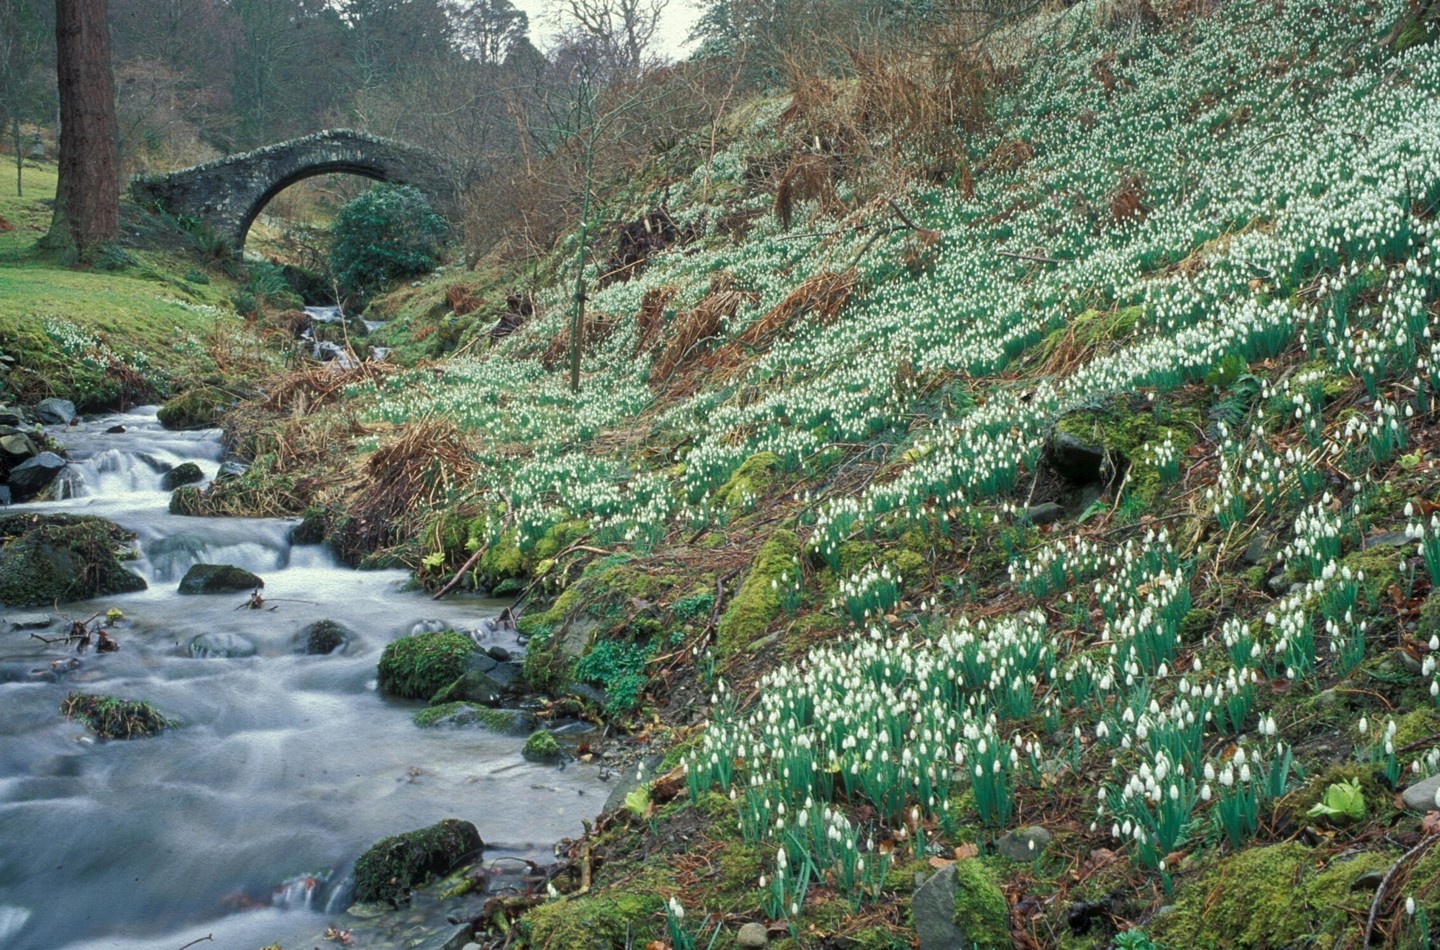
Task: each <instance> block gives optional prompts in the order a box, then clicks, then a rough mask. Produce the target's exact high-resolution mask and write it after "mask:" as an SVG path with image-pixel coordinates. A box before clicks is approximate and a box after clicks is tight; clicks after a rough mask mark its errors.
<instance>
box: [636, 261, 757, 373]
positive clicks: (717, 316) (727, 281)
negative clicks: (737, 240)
mask: <svg viewBox="0 0 1440 950" xmlns="http://www.w3.org/2000/svg"><path fill="white" fill-rule="evenodd" d="M754 300H755V294H754V293H753V292H752V291H746V290H739V289H737V288H736V287H735V278H734V276H733V275H731V274H730V273H728V272H727V271H719V272H717V273H716V274H714V275H712V276H711V278H710V289H709V291H708V292H707V293H706V294H705V296H704V297H702V298H701V300H700V302H699V303H697V304H696V305H695V306H694V308H693V309H691V310H687V311H685V312H684V313H682V314H680V315H679V316H677V317H676V318H675V321H674V322H673V323H672V324H671V327H670V337H669V339H668V340H667V341H666V343H665V348H664V350H662V351H661V353H660V355H659V356H658V357H656V359H655V363H654V365H652V366H651V367H650V383H651V385H652V386H656V387H657V388H660V387H664V386H665V385H667V384H668V383H669V381H670V378H671V377H672V376H673V375H674V374H675V372H676V371H677V370H678V369H680V368H681V367H682V366H683V365H685V364H686V363H687V362H688V361H689V360H691V359H692V358H693V357H694V355H695V354H696V352H697V347H699V345H700V344H701V343H702V342H704V341H706V340H710V339H713V338H714V337H716V336H718V335H719V333H720V328H721V326H722V325H723V324H724V322H725V321H726V320H729V319H730V318H732V317H734V316H735V314H736V313H737V312H739V310H740V307H741V306H742V305H743V304H745V303H748V302H752V301H754Z"/></svg>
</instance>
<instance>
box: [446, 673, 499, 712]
mask: <svg viewBox="0 0 1440 950" xmlns="http://www.w3.org/2000/svg"><path fill="white" fill-rule="evenodd" d="M509 694H510V690H509V689H507V688H506V686H505V684H503V683H501V682H500V681H498V680H496V679H495V678H493V677H492V676H490V674H488V673H486V672H484V671H483V670H479V669H467V670H465V672H463V673H461V674H460V676H459V677H457V678H456V679H454V680H452V681H450V682H449V683H446V684H445V685H444V686H442V687H440V688H439V689H437V690H436V691H435V692H434V693H432V694H431V695H430V705H432V706H441V705H445V704H447V703H457V702H465V703H479V704H481V705H482V706H498V705H500V703H502V702H504V700H505V697H506V696H508V695H509Z"/></svg>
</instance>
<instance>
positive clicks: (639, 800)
mask: <svg viewBox="0 0 1440 950" xmlns="http://www.w3.org/2000/svg"><path fill="white" fill-rule="evenodd" d="M625 807H626V808H628V809H630V813H631V814H633V815H634V816H635V817H636V818H644V817H645V815H646V813H647V812H649V811H650V789H649V787H648V786H645V785H641V786H640V787H639V788H637V789H635V790H634V791H632V792H631V793H630V794H629V795H626V796H625Z"/></svg>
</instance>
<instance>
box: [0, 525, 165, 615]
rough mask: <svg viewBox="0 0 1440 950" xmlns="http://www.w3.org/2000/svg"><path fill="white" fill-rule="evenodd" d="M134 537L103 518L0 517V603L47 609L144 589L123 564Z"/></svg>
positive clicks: (140, 582) (129, 555) (138, 579)
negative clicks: (56, 604) (54, 605)
mask: <svg viewBox="0 0 1440 950" xmlns="http://www.w3.org/2000/svg"><path fill="white" fill-rule="evenodd" d="M133 537H134V535H132V534H130V533H129V532H127V531H125V530H124V529H122V528H120V527H119V526H118V525H115V524H112V523H111V522H109V521H106V520H104V519H103V518H94V517H89V516H76V515H46V516H34V515H3V516H0V604H7V605H9V606H11V607H42V606H49V605H51V604H54V603H57V602H58V603H67V602H69V601H72V600H86V599H89V598H92V597H104V596H108V595H110V594H123V593H127V592H129V591H136V590H144V589H145V580H144V578H142V577H140V575H138V574H135V573H133V572H131V571H128V570H126V569H125V568H124V567H122V566H121V561H122V560H123V559H126V558H129V557H132V556H133V551H132V550H131V548H130V541H131V539H132V538H133Z"/></svg>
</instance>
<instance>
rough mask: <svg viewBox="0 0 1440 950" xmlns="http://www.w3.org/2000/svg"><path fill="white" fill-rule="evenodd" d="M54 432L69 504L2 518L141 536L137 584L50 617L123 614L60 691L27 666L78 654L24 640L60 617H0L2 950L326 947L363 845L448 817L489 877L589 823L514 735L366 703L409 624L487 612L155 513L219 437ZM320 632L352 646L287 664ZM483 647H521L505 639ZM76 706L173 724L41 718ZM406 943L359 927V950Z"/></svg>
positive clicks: (400, 706) (267, 532)
mask: <svg viewBox="0 0 1440 950" xmlns="http://www.w3.org/2000/svg"><path fill="white" fill-rule="evenodd" d="M116 426H123V427H124V428H125V431H124V432H123V433H122V432H118V431H117V432H108V431H107V430H110V429H111V428H112V427H116ZM50 431H51V433H52V435H54V436H55V438H57V439H58V440H60V441H61V442H63V443H64V444H65V446H66V448H67V450H68V452H69V458H70V461H71V464H70V466H69V468H68V469H66V471H65V473H63V475H62V477H64V478H66V479H67V482H66V485H67V492H68V494H69V495H70V497H68V498H66V499H64V500H62V501H52V502H45V503H38V504H32V505H28V506H16V508H15V509H12V510H16V511H21V510H34V511H41V512H62V511H63V512H75V513H84V514H95V515H100V516H102V517H105V518H109V519H111V520H112V521H115V522H116V523H118V524H120V525H121V526H123V527H125V528H127V529H129V530H131V531H134V532H136V533H137V534H138V541H137V547H138V549H139V552H140V557H139V558H138V560H136V561H135V562H132V563H131V564H130V565H129V566H130V568H131V569H132V570H134V571H136V572H137V573H139V574H140V575H141V576H143V577H144V578H145V580H146V581H147V582H148V584H149V585H150V586H149V589H148V590H145V591H140V592H137V593H133V594H125V595H120V596H114V597H106V598H103V599H99V600H96V601H93V602H86V603H74V604H68V605H63V606H62V607H61V611H60V613H61V614H62V615H64V616H67V617H71V618H79V619H83V618H85V617H89V616H90V615H91V614H93V613H95V612H97V611H105V610H107V609H110V608H118V609H119V610H121V611H123V612H124V615H125V619H124V620H123V621H121V622H120V623H118V624H117V625H115V626H114V627H113V628H112V635H113V636H114V637H115V638H116V639H117V640H118V641H119V643H120V650H119V652H118V653H113V654H107V655H103V656H99V655H95V654H94V653H87V654H85V655H83V656H81V657H80V660H81V665H80V667H79V669H77V670H75V671H74V672H72V673H69V674H68V675H63V676H61V677H60V678H59V679H58V681H57V680H53V679H52V678H50V674H48V673H47V674H45V675H40V676H37V675H33V674H32V673H31V671H32V670H49V668H50V664H51V661H52V660H56V659H60V658H68V657H71V656H74V655H75V654H74V653H73V650H71V649H70V648H67V647H66V646H64V645H63V644H58V643H57V644H53V645H47V644H46V643H44V642H42V641H40V640H38V639H34V638H32V637H31V635H30V634H31V632H35V631H32V630H31V629H28V628H26V627H25V626H24V625H25V624H28V623H39V622H40V621H41V620H43V619H44V618H45V616H46V615H47V614H50V615H52V616H53V613H54V612H53V611H45V610H12V609H8V608H0V711H3V714H0V947H5V948H7V950H101V948H105V950H141V948H144V950H178V948H179V947H181V946H182V945H184V944H186V943H187V942H189V941H192V940H197V939H199V938H203V937H205V936H206V935H207V934H208V935H211V936H212V938H213V941H206V942H204V943H201V944H199V946H213V947H217V948H227V950H228V948H238V950H259V948H261V947H263V946H265V945H267V944H270V943H274V942H279V943H280V944H281V946H283V947H284V948H285V950H294V948H300V947H304V948H307V950H308V948H310V947H315V946H332V945H336V944H327V943H324V942H323V941H322V939H321V935H322V934H323V932H324V931H325V929H326V928H327V927H328V926H331V925H332V924H335V925H338V926H341V927H344V928H347V929H348V928H349V927H350V926H351V924H352V923H354V921H353V920H351V919H350V918H348V917H342V916H341V912H342V911H343V910H344V908H345V906H346V904H348V903H349V882H348V880H347V875H348V873H349V869H350V866H351V865H352V864H353V861H354V859H355V858H356V857H357V856H358V855H359V854H360V852H362V851H363V850H364V849H365V848H367V847H369V846H370V845H371V844H374V843H375V842H376V841H377V840H379V839H380V838H382V837H384V836H386V835H391V834H396V833H399V832H404V831H409V830H413V829H416V828H420V827H423V826H426V825H429V824H432V823H434V822H436V821H438V820H440V819H442V818H447V817H455V818H461V819H465V820H469V821H472V822H474V823H475V825H476V827H477V828H478V829H479V830H480V835H481V837H482V838H483V839H484V840H485V842H486V851H485V860H486V862H487V863H491V862H495V863H496V866H497V867H498V866H499V865H501V864H504V863H505V862H509V865H510V866H518V865H519V864H520V862H519V861H516V860H515V859H517V858H518V859H528V860H534V861H538V862H542V863H544V862H548V861H550V860H553V856H552V854H551V848H552V846H553V843H554V842H555V841H556V840H558V839H560V838H562V837H570V836H576V835H578V834H579V832H580V831H581V820H582V819H584V818H589V817H591V816H593V815H594V814H595V813H597V812H598V811H599V810H600V807H601V804H602V803H603V801H604V798H605V794H606V791H607V788H606V786H605V785H604V784H603V783H602V782H601V781H600V776H599V774H598V770H597V768H596V767H595V766H593V765H584V764H580V763H571V764H570V765H569V766H568V767H566V768H563V769H561V768H556V767H554V766H547V765H540V764H532V763H530V762H527V761H525V760H524V759H523V758H522V757H521V755H520V749H521V746H522V744H523V741H524V739H523V737H512V736H502V735H497V734H494V733H490V732H488V731H486V730H484V729H479V728H470V729H443V728H442V729H420V728H417V727H416V726H415V725H414V724H413V723H412V722H411V717H412V716H413V715H414V713H415V712H416V711H417V710H418V709H419V708H421V704H420V703H415V702H401V701H397V700H392V699H389V698H386V697H382V696H381V695H379V693H378V692H377V691H376V688H375V677H376V662H377V660H378V659H379V656H380V651H381V650H382V649H383V647H384V646H385V644H386V643H387V642H388V641H390V640H393V639H395V638H396V637H399V636H403V635H406V634H408V633H410V632H412V630H414V629H416V628H417V625H421V624H426V623H429V624H430V627H431V628H439V627H441V626H444V627H453V628H455V629H459V630H464V631H470V630H474V629H476V628H477V627H478V626H479V625H480V621H481V620H482V619H484V618H487V617H493V616H495V615H496V614H497V613H498V612H499V610H500V609H501V608H502V607H503V606H505V604H503V603H501V602H497V601H482V600H477V599H474V598H470V599H464V598H455V599H452V600H447V601H443V602H439V603H436V602H433V601H431V600H430V599H429V597H428V596H427V595H426V594H425V593H424V592H421V591H407V590H405V589H404V588H405V585H406V582H407V580H408V575H407V574H406V573H405V572H403V571H366V572H357V571H353V570H350V569H348V568H345V567H342V566H340V565H339V564H337V563H336V562H335V560H334V559H333V558H332V556H331V555H330V553H329V551H328V549H326V548H325V547H323V546H318V545H317V546H292V545H291V544H290V542H289V540H288V538H289V534H290V531H291V529H292V527H293V525H294V522H291V521H286V520H282V519H240V518H229V519H218V518H192V517H180V516H175V515H171V514H169V513H168V511H167V504H168V500H169V493H168V492H165V491H163V490H162V489H161V488H160V476H161V473H162V472H163V471H164V470H165V469H167V468H168V467H169V466H173V465H178V464H180V463H181V462H185V461H193V462H196V463H197V464H199V465H200V467H201V468H202V470H204V472H205V473H206V475H207V476H213V475H214V474H215V473H216V471H217V469H218V467H219V464H220V461H221V457H222V448H221V444H220V434H219V432H218V431H217V430H209V431H203V432H168V431H166V430H164V429H162V428H161V427H160V425H159V423H158V422H157V421H156V418H155V411H154V409H153V407H152V408H149V409H137V410H135V411H133V412H130V413H126V414H119V415H111V416H104V417H96V418H93V419H88V420H86V421H84V422H82V423H80V424H78V425H75V426H71V427H69V428H66V429H63V430H62V429H58V428H54V429H51V430H50ZM197 562H206V563H220V564H234V565H237V566H239V567H243V568H246V569H247V570H251V571H254V572H255V573H256V574H259V575H260V576H261V577H262V578H263V579H264V581H265V587H264V590H263V595H264V597H265V600H266V609H262V610H244V609H237V608H238V607H240V605H242V604H243V603H244V602H245V600H246V595H245V594H243V593H242V594H212V595H200V596H183V597H182V596H179V595H178V594H177V593H176V590H177V587H178V583H179V580H180V578H181V577H182V576H183V575H184V573H185V571H186V569H187V568H188V567H189V566H190V565H191V564H193V563H197ZM321 619H329V620H334V621H338V622H339V623H341V624H343V625H344V626H346V627H348V628H349V629H350V630H351V631H352V632H353V634H354V636H353V637H351V638H350V640H349V641H348V642H347V644H346V645H345V647H344V648H343V649H342V650H337V651H336V652H335V653H332V654H330V655H326V656H309V655H304V654H302V653H299V652H297V637H298V635H299V633H300V631H301V630H302V628H304V627H305V626H307V625H308V624H310V623H313V622H314V621H317V620H321ZM437 621H438V623H434V622H437ZM38 632H39V633H41V634H43V635H45V636H51V637H55V636H59V635H61V633H62V632H63V629H62V627H61V626H60V625H59V624H52V625H51V626H50V627H49V628H48V629H39V630H38ZM204 633H220V634H233V635H235V636H238V637H241V638H244V640H246V641H248V642H249V643H250V644H253V645H254V647H255V652H254V655H252V656H248V657H243V658H220V657H214V656H211V657H203V656H202V657H196V656H192V654H191V650H190V649H189V647H190V643H191V641H192V640H193V639H194V638H195V637H196V636H197V635H200V634H204ZM492 643H493V644H497V645H500V646H504V647H506V648H508V649H518V645H517V644H516V642H515V641H514V635H513V634H511V633H505V632H495V633H491V634H489V638H488V639H486V640H485V641H484V645H486V646H488V645H490V644H492ZM72 690H81V691H84V692H94V693H105V694H110V695H115V696H119V697H122V698H127V699H147V700H149V701H151V702H152V703H153V704H154V705H155V706H156V707H157V708H158V709H159V710H160V711H161V712H162V713H164V714H165V715H167V716H169V717H170V718H171V719H174V720H178V721H179V722H180V723H181V726H180V727H179V728H175V729H170V730H167V731H166V732H165V733H163V734H162V735H160V736H158V737H154V738H147V739H136V740H130V741H101V740H97V739H95V738H94V737H93V736H92V735H90V734H89V733H88V732H87V731H86V729H85V727H84V726H83V725H81V724H80V723H78V722H74V721H70V720H66V719H64V718H63V717H61V715H60V714H59V706H60V702H61V700H62V699H63V698H64V697H65V695H66V694H67V693H69V692H70V691H72ZM477 899H478V898H477ZM427 912H428V913H430V915H431V916H432V917H434V916H436V915H439V923H440V924H441V925H443V923H444V915H445V913H446V912H447V911H446V908H444V907H441V906H436V907H433V908H430V909H429V910H428V911H427V909H426V908H424V907H420V908H418V909H416V910H413V911H412V912H411V916H412V917H413V918H414V919H415V920H417V921H419V920H421V919H422V918H424V917H425V914H426V913H427ZM432 922H433V921H432ZM450 929H451V930H452V931H453V930H454V927H453V926H452V927H451V928H450ZM401 945H405V943H404V942H402V941H400V940H399V938H395V940H394V941H388V940H381V939H379V938H378V937H376V936H375V935H374V934H371V935H369V936H367V937H365V938H363V939H362V937H361V931H360V930H357V931H356V940H355V943H354V946H356V947H364V946H373V947H389V946H401Z"/></svg>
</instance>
